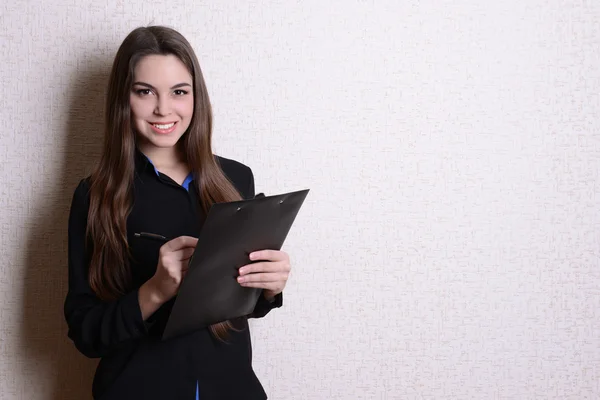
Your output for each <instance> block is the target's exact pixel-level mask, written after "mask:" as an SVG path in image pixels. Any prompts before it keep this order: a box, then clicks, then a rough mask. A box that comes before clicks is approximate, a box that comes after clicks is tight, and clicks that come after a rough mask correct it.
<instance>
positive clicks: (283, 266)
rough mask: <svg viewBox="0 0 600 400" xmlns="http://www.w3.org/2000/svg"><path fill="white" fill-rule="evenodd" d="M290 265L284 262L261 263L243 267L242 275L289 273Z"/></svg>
mask: <svg viewBox="0 0 600 400" xmlns="http://www.w3.org/2000/svg"><path fill="white" fill-rule="evenodd" d="M289 270H290V268H289V264H287V263H283V262H259V263H254V264H248V265H244V266H243V267H241V268H240V269H239V270H238V271H239V273H240V275H247V274H254V273H260V272H289Z"/></svg>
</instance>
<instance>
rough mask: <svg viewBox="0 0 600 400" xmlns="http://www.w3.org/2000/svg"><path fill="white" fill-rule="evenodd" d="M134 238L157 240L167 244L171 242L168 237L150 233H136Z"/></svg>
mask: <svg viewBox="0 0 600 400" xmlns="http://www.w3.org/2000/svg"><path fill="white" fill-rule="evenodd" d="M133 236H135V237H137V238H145V239H151V240H156V241H159V242H161V243H166V242H168V241H169V239H167V238H166V237H164V236H162V235H158V234H156V233H148V232H140V233H137V232H136V233H134V234H133Z"/></svg>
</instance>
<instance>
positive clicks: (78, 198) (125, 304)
mask: <svg viewBox="0 0 600 400" xmlns="http://www.w3.org/2000/svg"><path fill="white" fill-rule="evenodd" d="M88 193H89V186H88V184H87V182H86V181H85V180H82V181H81V182H80V183H79V185H78V186H77V188H76V189H75V193H74V194H73V198H72V203H71V209H70V213H69V221H68V272H69V278H68V281H69V282H68V292H67V295H66V298H65V302H64V316H65V319H66V322H67V326H68V337H69V338H70V339H71V340H72V341H73V342H74V344H75V347H76V348H77V349H78V350H79V351H80V352H81V353H82V354H84V355H85V356H87V357H90V358H97V357H103V356H104V355H105V354H107V353H108V352H109V351H110V350H112V349H113V348H115V347H117V346H119V345H120V344H123V343H124V342H127V341H130V340H134V339H136V338H139V337H141V336H143V335H147V333H148V331H147V328H146V325H145V323H144V321H143V319H142V312H141V309H140V305H139V301H138V291H137V289H136V290H134V291H132V292H130V293H128V294H126V295H124V296H122V297H121V298H119V299H117V300H115V301H110V302H109V301H102V300H101V299H100V298H98V297H97V296H96V294H95V293H94V292H93V291H92V289H91V287H90V285H89V283H88V269H89V260H90V257H91V251H90V250H91V249H86V246H85V242H86V227H87V216H88V209H89V194H88Z"/></svg>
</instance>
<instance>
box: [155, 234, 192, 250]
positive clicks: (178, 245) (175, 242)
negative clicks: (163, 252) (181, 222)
mask: <svg viewBox="0 0 600 400" xmlns="http://www.w3.org/2000/svg"><path fill="white" fill-rule="evenodd" d="M197 244H198V238H195V237H191V236H178V237H176V238H175V239H172V240H169V241H168V242H167V243H165V244H164V245H163V246H165V247H166V248H167V250H169V251H176V250H180V249H183V248H186V247H192V248H195V247H196V245H197Z"/></svg>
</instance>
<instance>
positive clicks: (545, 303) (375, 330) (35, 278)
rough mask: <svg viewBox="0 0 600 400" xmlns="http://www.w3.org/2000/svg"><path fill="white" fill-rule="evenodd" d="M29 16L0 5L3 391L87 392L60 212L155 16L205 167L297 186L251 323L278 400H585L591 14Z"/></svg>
mask: <svg viewBox="0 0 600 400" xmlns="http://www.w3.org/2000/svg"><path fill="white" fill-rule="evenodd" d="M43 3H44V4H39V2H38V1H33V0H32V1H13V2H3V3H2V5H1V6H0V27H1V28H0V50H1V54H2V55H3V61H2V62H0V85H1V87H0V89H1V90H0V93H1V96H0V121H2V123H3V127H4V129H3V133H2V134H1V135H0V141H1V146H0V177H1V183H2V184H1V185H0V188H1V189H0V235H1V240H2V246H0V254H1V257H2V258H1V260H2V263H1V264H0V265H1V266H0V304H1V305H0V318H1V325H0V388H1V389H0V390H1V395H0V398H2V399H53V400H58V399H84V398H89V390H90V384H91V377H92V373H93V367H94V362H90V361H88V360H85V359H84V358H83V356H80V355H78V353H76V352H75V350H74V349H73V346H72V345H71V344H70V343H69V342H68V341H67V339H66V336H65V335H66V328H65V324H64V322H63V319H62V308H61V307H62V301H63V297H64V294H65V290H66V219H67V213H68V207H69V202H70V198H71V195H72V191H73V189H74V187H75V184H76V183H77V181H78V180H79V179H80V178H81V177H83V176H84V175H85V174H86V173H87V172H88V171H89V170H90V168H91V166H92V164H93V161H94V160H95V159H96V157H97V154H98V150H99V142H100V132H101V126H100V125H101V116H102V107H103V106H102V97H103V93H104V90H105V82H106V78H107V75H108V70H109V67H110V63H111V61H112V57H113V55H114V52H115V51H116V49H117V47H118V45H119V44H120V42H121V40H122V39H123V38H124V36H125V35H126V34H127V33H128V32H129V31H130V30H132V29H133V28H135V27H137V26H139V25H146V24H149V23H154V24H166V25H170V26H172V27H175V28H177V29H179V30H180V31H181V32H182V33H183V34H184V35H186V36H187V37H188V38H189V39H190V41H191V42H192V43H193V45H194V47H195V49H196V50H197V54H198V56H199V58H200V62H201V65H202V68H203V70H204V73H205V77H206V80H207V83H208V87H209V91H210V94H211V96H212V100H213V103H214V110H215V117H216V126H215V141H216V149H217V151H218V153H219V154H221V155H224V156H227V157H232V158H236V159H238V160H240V161H242V162H245V163H247V164H248V165H250V166H251V167H252V168H253V169H254V172H255V175H256V180H257V189H258V190H259V191H264V192H267V193H279V192H283V191H287V190H295V189H300V188H305V187H308V188H311V189H312V190H311V193H310V194H309V197H308V198H307V200H306V204H305V206H304V208H303V209H302V211H301V212H300V214H299V216H298V219H297V223H296V224H295V225H294V227H293V229H292V232H291V233H290V235H289V237H288V241H287V242H286V245H285V249H286V250H287V251H288V252H289V253H290V254H291V256H292V262H293V268H294V270H293V274H292V278H291V281H290V282H289V284H288V288H287V289H286V295H285V306H284V307H283V308H282V309H280V310H277V311H275V312H273V313H272V314H270V315H269V317H268V318H266V319H264V320H261V321H254V322H253V324H252V326H253V332H254V347H255V350H254V357H255V368H256V371H257V373H258V375H259V377H260V378H261V380H262V381H263V383H264V385H265V387H266V389H267V391H268V392H269V394H270V398H271V399H293V400H295V399H311V400H313V399H586V398H587V399H592V398H600V386H599V385H600V384H599V382H600V311H599V309H600V263H599V256H600V247H599V246H600V212H599V200H600V198H599V196H598V194H599V192H600V179H599V170H600V169H599V167H600V135H599V133H598V132H599V128H600V117H599V114H598V111H599V105H600V104H599V95H600V24H599V23H598V21H599V20H600V2H598V1H596V0H581V1H570V2H569V1H559V0H530V1H517V0H505V1H475V0H454V1H433V0H429V1H402V2H401V1H329V2H322V1H316V0H311V1H308V0H307V1H253V2H245V1H232V0H230V1H225V2H224V1H220V2H218V3H217V2H208V1H204V2H198V1H183V0H172V1H168V2H167V1H163V2H148V1H141V0H132V1H127V2H124V1H114V2H107V3H106V4H102V2H97V1H87V2H74V1H67V0H47V1H44V2H43ZM158 3H160V4H158ZM198 3H203V4H198ZM79 368H82V369H81V370H79Z"/></svg>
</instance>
